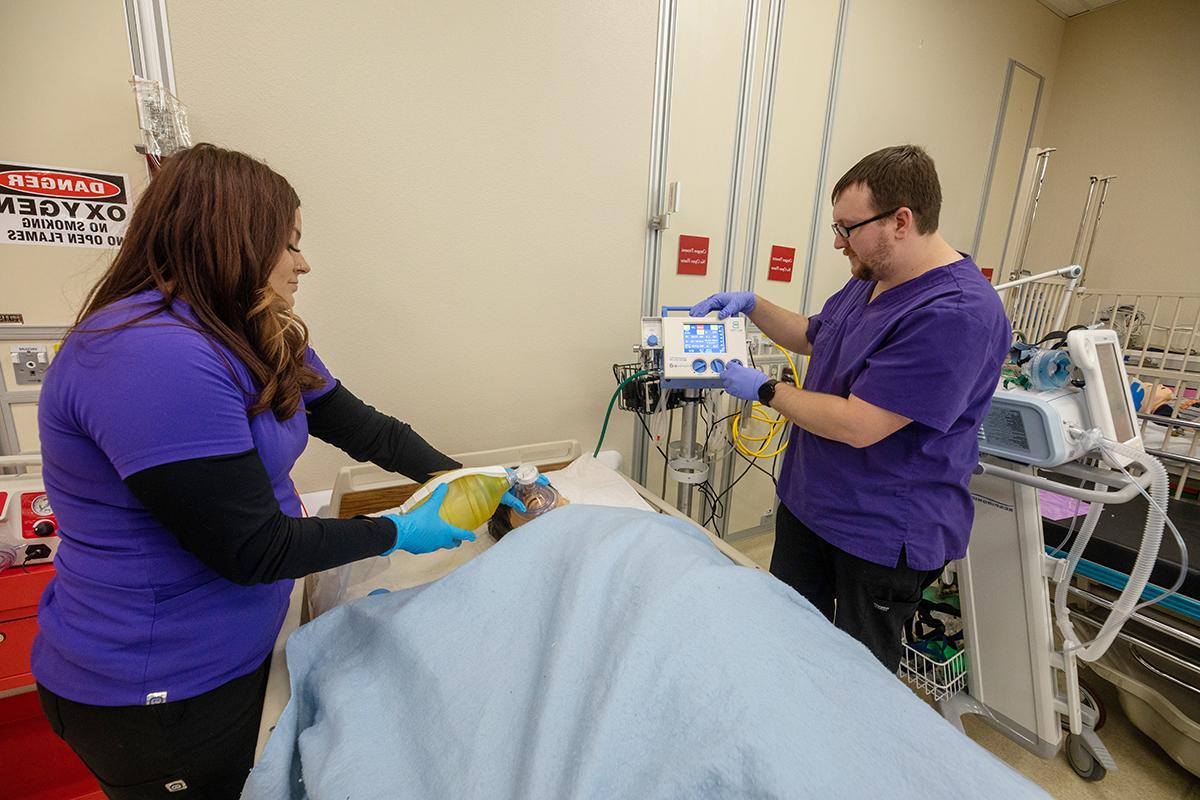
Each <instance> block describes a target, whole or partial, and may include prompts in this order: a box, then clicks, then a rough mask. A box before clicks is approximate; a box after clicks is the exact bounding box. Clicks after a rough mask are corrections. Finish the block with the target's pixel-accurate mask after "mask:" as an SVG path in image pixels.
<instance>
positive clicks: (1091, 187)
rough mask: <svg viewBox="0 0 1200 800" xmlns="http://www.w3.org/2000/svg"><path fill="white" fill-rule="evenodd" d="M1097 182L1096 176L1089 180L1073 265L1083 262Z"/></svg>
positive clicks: (1072, 251) (1072, 253) (1072, 250)
mask: <svg viewBox="0 0 1200 800" xmlns="http://www.w3.org/2000/svg"><path fill="white" fill-rule="evenodd" d="M1096 180H1097V179H1096V176H1095V175H1093V176H1092V177H1091V178H1090V179H1088V195H1087V202H1086V203H1084V204H1083V217H1082V218H1080V220H1079V233H1077V234H1075V246H1074V247H1073V248H1071V263H1072V264H1079V263H1081V262H1082V261H1083V258H1082V256H1083V237H1084V234H1085V233H1086V232H1087V225H1088V216H1089V214H1090V213H1091V210H1092V195H1093V194H1095V192H1096Z"/></svg>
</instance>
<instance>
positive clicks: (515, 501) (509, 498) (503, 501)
mask: <svg viewBox="0 0 1200 800" xmlns="http://www.w3.org/2000/svg"><path fill="white" fill-rule="evenodd" d="M534 483H540V484H541V485H542V486H549V485H550V479H549V478H547V477H546V476H545V475H538V476H537V480H536V481H534ZM500 505H502V506H508V507H509V508H514V509H516V510H517V511H520V512H521V513H522V514H524V513H525V512H526V511H527V510H528V509H526V508H525V504H524V503H522V502H521V499H520V498H519V497H517V496H516V495H515V494H513V493H512V489H509V490H508V491H507V492H505V493H504V496H503V497H501V498H500Z"/></svg>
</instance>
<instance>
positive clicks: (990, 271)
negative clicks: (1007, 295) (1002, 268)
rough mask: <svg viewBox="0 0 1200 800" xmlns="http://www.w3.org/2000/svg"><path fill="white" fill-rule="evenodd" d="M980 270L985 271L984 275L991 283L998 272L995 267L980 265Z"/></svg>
mask: <svg viewBox="0 0 1200 800" xmlns="http://www.w3.org/2000/svg"><path fill="white" fill-rule="evenodd" d="M979 271H980V272H982V273H983V277H985V278H987V279H988V282H989V283H991V280H992V276H993V275H995V274H996V270H995V268H993V267H980V268H979Z"/></svg>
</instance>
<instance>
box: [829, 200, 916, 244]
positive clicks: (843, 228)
mask: <svg viewBox="0 0 1200 800" xmlns="http://www.w3.org/2000/svg"><path fill="white" fill-rule="evenodd" d="M902 208H904V206H896V207H895V208H893V209H892V210H891V211H885V212H883V213H882V214H876V215H875V216H873V217H871V218H870V219H864V220H863V221H862V222H856V223H854V224H853V225H839V224H838V223H836V222H835V223H833V233H834V235H835V236H840V237H842V238H843V239H849V238H850V231H852V230H854V229H855V228H861V227H862V226H863V225H870V224H871V223H872V222H878V221H879V220H881V219H883V218H884V217H890V216H891V215H892V214H895V213H896V212H897V211H899V210H900V209H902Z"/></svg>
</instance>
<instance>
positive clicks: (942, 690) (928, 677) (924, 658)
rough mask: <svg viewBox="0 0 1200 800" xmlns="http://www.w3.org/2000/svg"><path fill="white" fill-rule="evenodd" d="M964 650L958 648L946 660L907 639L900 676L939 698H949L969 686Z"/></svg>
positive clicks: (936, 698) (938, 700) (940, 699)
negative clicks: (917, 647) (918, 647)
mask: <svg viewBox="0 0 1200 800" xmlns="http://www.w3.org/2000/svg"><path fill="white" fill-rule="evenodd" d="M964 652H965V651H963V650H959V651H958V652H957V653H955V654H954V655H953V656H951V657H950V658H949V659H947V660H946V661H936V660H934V659H933V658H931V657H930V656H929V655H927V654H925V653H922V652H921V651H920V650H917V649H916V648H914V647H913V646H912V645H910V644H909V643H908V642H905V643H904V656H903V658H902V659H901V660H900V677H901V678H903V679H904V680H906V681H908V682H909V683H910V684H912V685H913V686H915V687H916V688H918V689H920V690H921V691H923V692H925V694H927V695H929V696H930V697H932V698H933V699H934V700H935V701H937V702H941V701H942V700H947V699H949V698H951V697H953V696H954V695H956V694H958V693H959V692H961V691H962V690H963V689H964V688H966V685H967V662H966V660H965V659H964V658H963V653H964Z"/></svg>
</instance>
